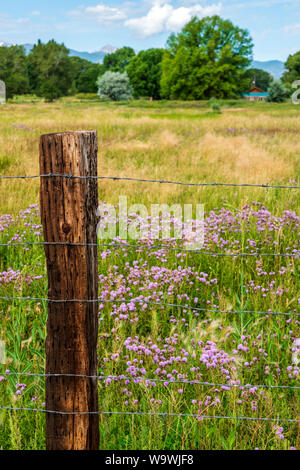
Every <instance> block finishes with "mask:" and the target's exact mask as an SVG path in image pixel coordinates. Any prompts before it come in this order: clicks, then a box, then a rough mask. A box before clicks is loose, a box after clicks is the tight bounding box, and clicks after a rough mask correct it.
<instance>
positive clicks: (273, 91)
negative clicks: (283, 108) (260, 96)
mask: <svg viewBox="0 0 300 470" xmlns="http://www.w3.org/2000/svg"><path fill="white" fill-rule="evenodd" d="M268 93H269V96H268V98H267V101H269V102H273V103H283V102H284V101H285V100H286V98H287V97H288V90H287V89H286V88H285V86H284V84H283V83H282V81H281V80H273V82H272V83H271V85H270V86H269V88H268Z"/></svg>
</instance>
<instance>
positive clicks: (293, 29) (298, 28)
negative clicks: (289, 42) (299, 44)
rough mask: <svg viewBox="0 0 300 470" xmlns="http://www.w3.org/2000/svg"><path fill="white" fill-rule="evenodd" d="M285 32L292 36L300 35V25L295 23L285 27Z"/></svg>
mask: <svg viewBox="0 0 300 470" xmlns="http://www.w3.org/2000/svg"><path fill="white" fill-rule="evenodd" d="M284 31H285V32H286V33H288V34H291V35H298V34H299V33H300V23H294V24H290V25H288V26H285V28H284Z"/></svg>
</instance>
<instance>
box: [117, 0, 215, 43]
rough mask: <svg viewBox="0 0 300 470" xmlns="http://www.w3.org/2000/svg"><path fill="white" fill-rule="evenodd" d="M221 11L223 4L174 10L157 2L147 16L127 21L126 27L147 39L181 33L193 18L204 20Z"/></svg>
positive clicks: (164, 2)
mask: <svg viewBox="0 0 300 470" xmlns="http://www.w3.org/2000/svg"><path fill="white" fill-rule="evenodd" d="M221 9H222V4H221V3H219V4H213V5H210V6H201V5H199V4H196V5H193V6H190V7H179V8H174V7H173V6H172V5H171V4H170V3H169V2H166V1H162V0H155V1H154V4H153V6H152V8H151V9H150V10H149V11H148V13H147V15H145V16H142V17H140V18H132V19H129V20H127V21H125V26H127V27H128V28H130V29H131V30H132V31H133V32H134V33H135V34H136V35H137V36H139V37H141V38H147V37H150V36H154V35H155V34H159V33H163V32H166V31H172V32H177V31H180V29H182V28H183V26H184V25H185V24H186V23H188V22H189V21H190V20H191V19H192V17H193V16H198V17H199V18H202V17H204V16H210V15H215V14H219V13H220V12H221Z"/></svg>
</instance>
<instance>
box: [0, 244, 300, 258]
mask: <svg viewBox="0 0 300 470" xmlns="http://www.w3.org/2000/svg"><path fill="white" fill-rule="evenodd" d="M0 246H7V247H12V246H14V247H17V246H69V247H106V248H133V249H135V250H143V249H147V250H167V251H180V252H183V253H196V254H201V255H206V256H212V257H218V256H221V257H222V256H224V257H226V256H229V257H233V258H235V257H254V256H265V257H267V256H270V257H272V256H273V257H282V258H298V257H299V256H300V254H299V253H214V252H211V251H201V250H192V249H187V248H180V247H173V246H168V245H136V244H135V245H130V244H128V243H70V242H20V243H19V242H18V243H14V242H13V243H0Z"/></svg>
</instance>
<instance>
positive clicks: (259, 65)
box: [251, 60, 285, 79]
mask: <svg viewBox="0 0 300 470" xmlns="http://www.w3.org/2000/svg"><path fill="white" fill-rule="evenodd" d="M251 68H255V69H262V70H265V71H266V72H269V73H270V74H271V75H272V76H273V77H274V78H276V79H278V78H280V77H281V76H282V74H283V72H284V70H285V68H284V62H281V61H280V60H268V61H266V62H261V61H259V60H254V61H253V62H252V64H251Z"/></svg>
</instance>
